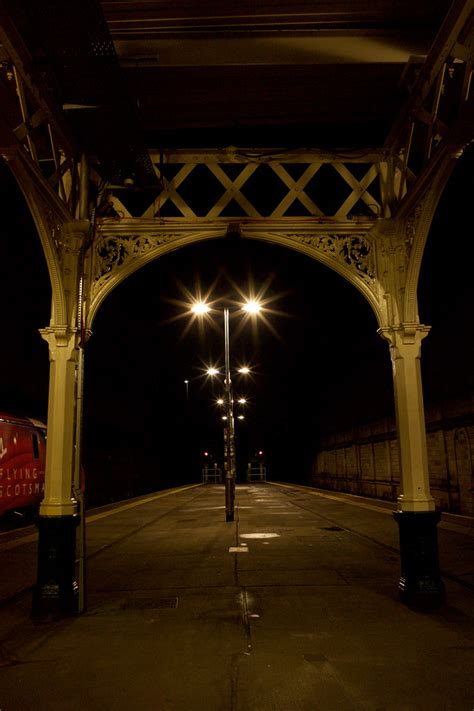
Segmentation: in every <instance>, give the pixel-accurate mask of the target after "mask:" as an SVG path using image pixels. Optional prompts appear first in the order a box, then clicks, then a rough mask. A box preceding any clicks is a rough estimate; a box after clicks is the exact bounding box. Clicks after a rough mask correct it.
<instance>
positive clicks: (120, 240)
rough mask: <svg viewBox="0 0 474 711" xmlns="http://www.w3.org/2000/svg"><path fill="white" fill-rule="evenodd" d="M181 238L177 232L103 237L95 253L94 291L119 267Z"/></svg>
mask: <svg viewBox="0 0 474 711" xmlns="http://www.w3.org/2000/svg"><path fill="white" fill-rule="evenodd" d="M177 238H179V235H176V234H160V235H149V236H146V237H143V236H141V235H126V236H123V237H122V236H120V237H119V236H117V235H112V236H110V237H105V238H104V239H102V240H101V241H100V242H99V243H98V244H97V245H96V248H95V254H94V262H95V264H94V278H93V283H94V289H93V290H94V291H95V290H96V289H97V288H98V287H99V283H100V284H103V283H104V282H105V281H107V280H108V279H109V278H110V277H111V276H112V274H113V273H114V272H116V271H117V269H119V268H121V267H125V266H126V265H127V264H129V263H130V262H132V261H135V260H136V259H138V258H140V257H142V256H144V255H145V254H148V253H150V252H151V251H153V250H155V249H157V248H158V247H160V245H162V244H165V243H166V242H170V241H172V240H174V239H177Z"/></svg>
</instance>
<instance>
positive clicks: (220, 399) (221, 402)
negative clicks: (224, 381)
mask: <svg viewBox="0 0 474 711" xmlns="http://www.w3.org/2000/svg"><path fill="white" fill-rule="evenodd" d="M217 404H218V405H223V404H224V400H223V399H222V398H221V397H220V398H218V400H217Z"/></svg>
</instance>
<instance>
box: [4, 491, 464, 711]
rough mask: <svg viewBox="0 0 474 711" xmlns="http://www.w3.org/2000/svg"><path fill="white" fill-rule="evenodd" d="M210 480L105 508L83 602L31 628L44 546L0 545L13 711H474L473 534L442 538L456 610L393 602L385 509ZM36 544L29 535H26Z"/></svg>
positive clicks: (391, 542)
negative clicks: (76, 610)
mask: <svg viewBox="0 0 474 711" xmlns="http://www.w3.org/2000/svg"><path fill="white" fill-rule="evenodd" d="M237 504H238V508H237V516H236V521H235V522H234V523H225V520H224V519H225V510H224V489H223V487H222V486H219V485H206V486H198V487H195V488H188V489H185V490H181V491H177V492H171V493H169V492H161V493H159V494H157V495H156V496H153V495H152V496H149V497H143V498H142V499H139V500H135V501H133V502H130V503H126V504H124V505H122V506H120V505H119V506H116V507H111V508H108V509H103V510H101V511H98V512H94V513H92V514H91V515H90V516H89V519H88V556H89V557H88V566H87V567H88V580H89V583H88V607H87V611H86V612H85V613H84V614H83V615H81V616H78V617H75V618H72V619H68V620H64V621H61V622H59V623H54V624H34V623H33V622H32V621H31V620H30V619H29V618H28V614H29V608H30V595H29V594H27V593H25V592H22V591H24V590H25V588H28V586H29V585H31V584H32V582H33V580H34V574H35V571H34V567H35V543H34V535H33V534H32V533H31V532H26V534H25V533H23V534H20V533H15V534H9V535H7V536H2V537H0V560H1V565H2V568H1V569H2V576H1V579H0V601H1V600H3V604H1V605H0V709H1V711H23V710H25V711H26V710H28V711H30V710H31V711H43V710H44V711H79V710H82V709H88V710H90V711H96V710H99V709H100V710H101V711H108V710H109V709H111V710H115V709H118V710H120V711H121V710H122V709H123V710H125V709H127V710H132V709H133V710H139V711H141V710H144V711H167V710H176V711H194V710H196V711H200V710H201V709H202V710H203V711H317V710H321V711H336V710H337V711H345V710H348V711H349V710H351V709H367V710H371V711H372V710H373V711H389V710H390V711H411V710H416V709H422V710H423V711H424V710H426V711H428V710H430V711H432V710H433V709H434V710H437V709H439V710H441V709H453V710H456V711H464V710H466V711H472V709H473V708H474V674H473V671H474V591H473V589H474V536H473V532H474V529H472V528H471V529H469V528H466V527H460V526H456V525H453V524H452V523H448V524H443V525H442V526H441V527H440V553H441V561H442V567H443V569H444V570H445V572H446V574H447V577H446V578H445V581H446V586H447V593H448V603H447V605H446V606H445V607H443V608H441V609H440V610H438V611H436V612H432V613H429V614H428V613H420V612H415V611H413V610H410V609H407V608H406V607H404V606H402V605H401V604H400V603H399V601H398V593H397V581H398V574H399V559H398V555H397V548H398V532H397V527H396V524H395V522H394V521H393V519H392V516H391V513H390V510H388V509H387V508H384V507H383V506H378V505H377V504H376V503H374V502H367V500H362V499H358V498H354V499H350V498H347V497H340V496H338V495H337V494H334V495H332V494H331V495H329V494H328V495H321V494H318V493H317V492H314V491H313V492H311V493H308V492H306V491H304V490H302V489H298V488H295V487H282V486H276V485H271V484H251V485H248V486H239V487H238V488H237ZM25 535H26V539H25Z"/></svg>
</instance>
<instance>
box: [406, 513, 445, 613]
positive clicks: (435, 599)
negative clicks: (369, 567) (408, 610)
mask: <svg viewBox="0 0 474 711" xmlns="http://www.w3.org/2000/svg"><path fill="white" fill-rule="evenodd" d="M393 517H394V519H395V521H396V522H397V523H398V526H399V530H400V562H401V575H400V581H399V584H398V590H399V594H400V600H401V601H402V602H403V603H404V604H405V605H408V606H410V607H415V608H417V609H419V610H432V609H435V608H437V607H440V606H441V605H443V604H444V603H445V602H446V591H445V587H444V583H443V581H442V579H441V573H440V569H439V555H438V531H437V528H436V526H437V524H438V522H439V520H440V518H441V514H440V513H439V512H438V511H426V512H412V511H396V512H395V513H394V514H393Z"/></svg>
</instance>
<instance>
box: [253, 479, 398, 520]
mask: <svg viewBox="0 0 474 711" xmlns="http://www.w3.org/2000/svg"><path fill="white" fill-rule="evenodd" d="M267 483H268V484H272V486H281V487H283V488H284V489H301V490H302V491H304V493H305V494H311V496H320V497H321V498H322V499H331V500H332V501H338V502H339V503H341V502H342V503H344V504H350V505H351V506H358V507H359V508H361V509H369V511H378V513H384V514H387V516H392V514H393V511H395V509H393V510H391V509H386V508H384V507H382V506H376V505H374V504H363V503H362V502H359V501H353V500H352V499H349V498H346V497H345V496H331V494H322V493H321V492H320V491H312V490H311V489H309V488H307V487H306V486H302V485H300V484H280V483H277V482H276V481H269V482H267Z"/></svg>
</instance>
